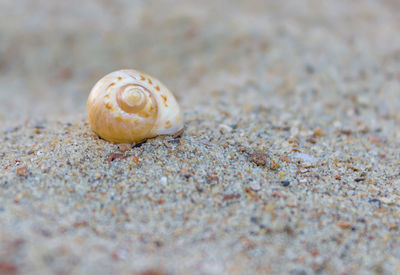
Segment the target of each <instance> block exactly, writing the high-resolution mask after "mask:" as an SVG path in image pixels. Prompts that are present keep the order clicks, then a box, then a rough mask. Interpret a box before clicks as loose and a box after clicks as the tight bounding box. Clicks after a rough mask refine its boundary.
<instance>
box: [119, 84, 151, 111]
mask: <svg viewBox="0 0 400 275" xmlns="http://www.w3.org/2000/svg"><path fill="white" fill-rule="evenodd" d="M117 103H118V105H119V107H120V108H121V109H122V110H124V111H125V112H127V113H137V112H139V111H140V110H142V109H143V108H144V107H145V106H146V103H147V99H146V95H145V93H144V91H143V87H141V86H139V85H126V86H124V87H122V88H121V89H120V90H119V91H118V93H117Z"/></svg>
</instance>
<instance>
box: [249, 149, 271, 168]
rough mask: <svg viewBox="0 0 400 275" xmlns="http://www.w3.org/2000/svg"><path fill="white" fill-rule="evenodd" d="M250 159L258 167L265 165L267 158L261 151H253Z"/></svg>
mask: <svg viewBox="0 0 400 275" xmlns="http://www.w3.org/2000/svg"><path fill="white" fill-rule="evenodd" d="M250 159H251V161H252V162H254V163H255V164H256V165H258V166H264V165H265V164H267V156H266V155H265V153H264V152H262V151H254V153H253V154H251V155H250Z"/></svg>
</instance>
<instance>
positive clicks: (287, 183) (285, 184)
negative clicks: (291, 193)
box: [281, 180, 290, 187]
mask: <svg viewBox="0 0 400 275" xmlns="http://www.w3.org/2000/svg"><path fill="white" fill-rule="evenodd" d="M281 184H282V186H285V187H286V186H289V185H290V181H288V180H283V181H281Z"/></svg>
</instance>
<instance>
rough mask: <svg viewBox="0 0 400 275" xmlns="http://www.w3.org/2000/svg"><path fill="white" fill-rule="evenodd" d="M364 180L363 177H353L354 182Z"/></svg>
mask: <svg viewBox="0 0 400 275" xmlns="http://www.w3.org/2000/svg"><path fill="white" fill-rule="evenodd" d="M364 180H365V179H364V178H356V179H354V181H355V182H360V181H364Z"/></svg>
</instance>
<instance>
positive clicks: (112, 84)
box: [107, 82, 115, 89]
mask: <svg viewBox="0 0 400 275" xmlns="http://www.w3.org/2000/svg"><path fill="white" fill-rule="evenodd" d="M114 85H115V83H114V82H113V83H111V84H110V85H108V86H107V89H108V88H110V87H112V86H114Z"/></svg>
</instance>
